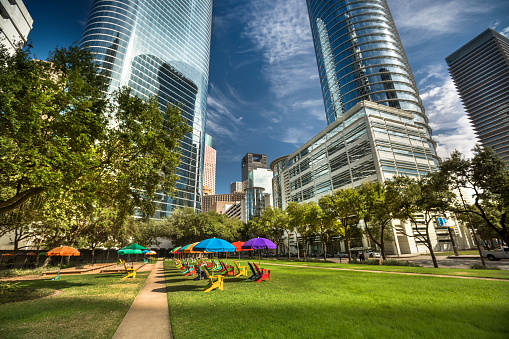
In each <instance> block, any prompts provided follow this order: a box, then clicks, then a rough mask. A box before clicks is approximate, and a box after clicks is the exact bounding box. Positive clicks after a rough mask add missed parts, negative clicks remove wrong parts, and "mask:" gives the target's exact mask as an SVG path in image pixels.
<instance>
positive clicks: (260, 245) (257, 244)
mask: <svg viewBox="0 0 509 339" xmlns="http://www.w3.org/2000/svg"><path fill="white" fill-rule="evenodd" d="M241 248H242V249H254V250H258V265H260V252H261V251H260V250H263V249H274V248H276V244H274V243H273V242H272V241H270V240H269V239H265V238H253V239H249V240H248V241H246V243H245V244H244V245H242V247H241Z"/></svg>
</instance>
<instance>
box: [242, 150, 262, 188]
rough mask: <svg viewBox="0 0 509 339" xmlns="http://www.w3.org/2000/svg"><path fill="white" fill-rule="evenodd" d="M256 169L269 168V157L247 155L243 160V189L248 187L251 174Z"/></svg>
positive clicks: (254, 154)
mask: <svg viewBox="0 0 509 339" xmlns="http://www.w3.org/2000/svg"><path fill="white" fill-rule="evenodd" d="M255 168H265V169H266V168H267V156H266V155H265V154H256V153H247V154H246V155H245V156H244V158H242V189H245V188H246V187H248V186H247V180H248V175H249V172H251V171H252V170H253V169H255Z"/></svg>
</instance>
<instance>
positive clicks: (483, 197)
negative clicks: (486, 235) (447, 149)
mask: <svg viewBox="0 0 509 339" xmlns="http://www.w3.org/2000/svg"><path fill="white" fill-rule="evenodd" d="M473 151H474V157H473V158H472V159H463V158H462V155H461V153H460V152H458V151H455V152H453V153H451V156H450V158H449V159H446V160H445V161H443V162H442V164H441V165H440V172H441V173H442V174H443V175H444V176H446V177H447V179H448V182H449V184H450V185H451V186H452V187H454V188H458V189H460V188H467V189H471V190H473V191H474V204H473V206H471V207H470V208H467V207H466V206H465V205H463V206H461V205H457V206H456V207H455V208H454V211H455V212H458V213H468V214H475V215H477V216H479V217H481V218H482V219H483V220H484V222H485V223H486V225H487V226H488V227H489V228H491V230H492V231H493V232H495V233H496V234H497V235H498V237H499V238H500V239H502V240H503V241H504V242H505V243H506V244H509V214H508V213H509V170H508V169H507V168H506V164H505V163H504V162H503V160H502V159H500V158H499V157H498V156H497V155H496V154H495V152H494V151H493V149H492V148H491V147H481V146H480V145H476V146H475V147H474V149H473ZM459 192H460V194H461V191H459ZM460 198H462V197H460Z"/></svg>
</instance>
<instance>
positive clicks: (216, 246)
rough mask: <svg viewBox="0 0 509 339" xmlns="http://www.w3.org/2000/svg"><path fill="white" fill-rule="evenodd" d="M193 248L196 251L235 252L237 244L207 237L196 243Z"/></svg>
mask: <svg viewBox="0 0 509 339" xmlns="http://www.w3.org/2000/svg"><path fill="white" fill-rule="evenodd" d="M193 249H194V250H195V251H207V252H235V246H233V245H232V244H230V243H229V242H228V241H226V240H223V239H218V238H210V239H205V240H203V241H201V242H199V243H198V244H196V245H195V246H194V247H193Z"/></svg>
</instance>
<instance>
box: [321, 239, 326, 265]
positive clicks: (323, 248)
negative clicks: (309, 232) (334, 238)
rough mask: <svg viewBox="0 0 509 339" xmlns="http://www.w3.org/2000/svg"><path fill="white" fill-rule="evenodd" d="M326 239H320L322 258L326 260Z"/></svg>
mask: <svg viewBox="0 0 509 339" xmlns="http://www.w3.org/2000/svg"><path fill="white" fill-rule="evenodd" d="M326 250H327V240H325V241H322V251H323V260H324V261H326V260H327V252H326Z"/></svg>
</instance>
